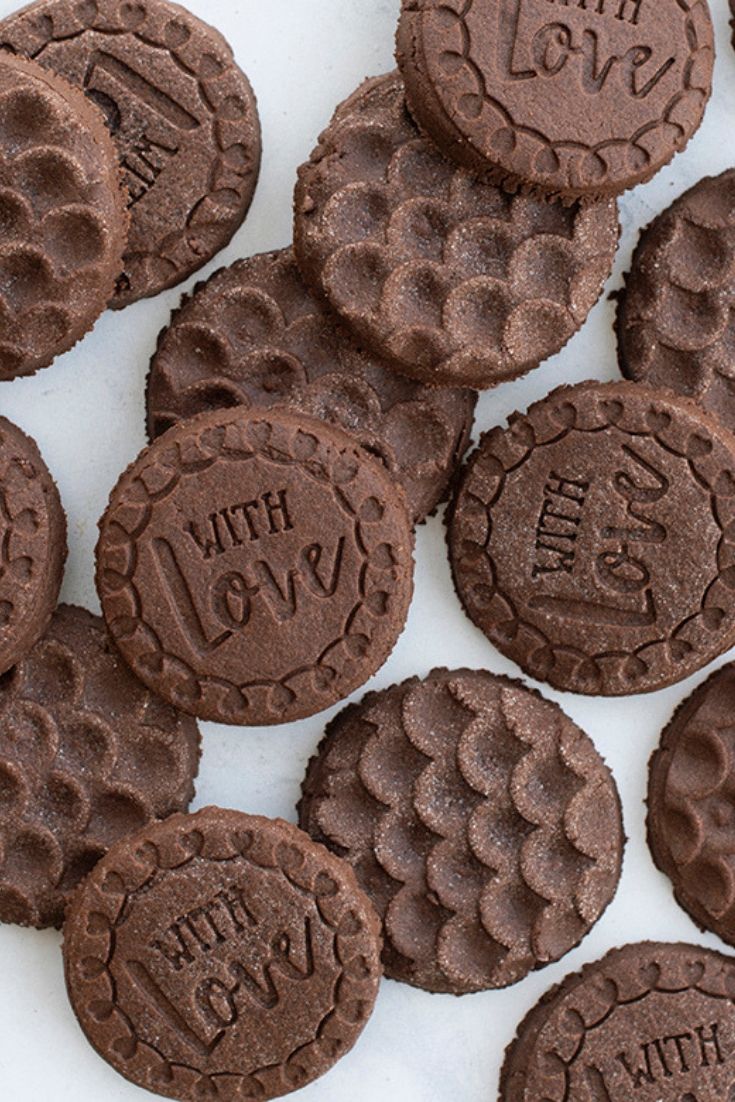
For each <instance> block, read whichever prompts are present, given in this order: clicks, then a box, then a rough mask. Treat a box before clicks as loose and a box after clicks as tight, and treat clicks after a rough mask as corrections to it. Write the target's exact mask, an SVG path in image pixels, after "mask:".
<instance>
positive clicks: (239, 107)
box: [0, 0, 261, 308]
mask: <svg viewBox="0 0 735 1102" xmlns="http://www.w3.org/2000/svg"><path fill="white" fill-rule="evenodd" d="M0 46H5V47H6V48H8V49H11V50H12V51H13V52H15V53H19V54H24V55H26V56H28V57H32V58H34V59H35V60H36V61H37V62H38V63H39V64H41V65H43V67H44V68H46V69H50V70H52V71H54V72H57V73H59V74H61V75H62V76H64V77H66V79H67V80H69V81H71V83H72V84H75V85H78V86H79V87H82V88H83V89H84V90H85V92H86V93H87V95H88V96H89V98H90V99H91V100H93V101H94V102H95V103H96V104H97V105H98V106H99V107H100V108H101V109H102V111H103V112H104V115H105V117H106V121H107V126H108V128H109V130H110V133H111V134H112V137H113V139H114V142H115V145H116V146H117V152H118V158H119V162H120V163H121V164H122V170H123V175H124V179H125V182H126V184H127V188H128V191H129V195H130V200H129V202H130V214H131V222H130V234H129V239H128V245H127V251H126V253H125V257H124V262H123V265H122V272H121V271H120V269H118V272H117V277H118V278H117V288H116V291H115V297H114V299H113V301H112V303H111V305H112V306H113V307H117V308H121V307H123V306H128V305H129V304H130V303H132V302H136V301H137V300H138V299H141V298H146V297H148V296H150V295H156V294H158V293H159V292H160V291H163V290H165V289H166V288H167V287H172V286H174V285H175V284H176V283H180V282H181V281H182V280H184V279H186V278H187V277H188V276H190V275H191V274H192V273H193V272H195V271H197V269H199V268H201V267H202V265H203V264H206V263H207V262H208V261H209V260H211V259H212V257H213V256H214V255H215V254H216V253H218V252H219V251H220V249H223V248H224V247H225V245H227V243H228V242H229V240H230V238H231V237H232V235H233V234H234V233H235V231H236V230H237V229H238V228H239V226H240V225H241V224H242V222H243V220H244V218H245V216H246V214H247V212H248V209H249V207H250V203H251V202H252V198H253V193H254V191H255V185H256V183H257V180H258V172H259V169H260V151H261V144H260V123H259V120H258V111H257V106H256V102H255V97H254V95H253V90H252V88H251V86H250V83H249V81H248V79H247V77H246V76H245V74H244V73H243V72H242V71H241V70H240V69H239V68H238V66H237V65H236V63H235V60H234V58H233V56H232V50H231V49H230V47H229V45H228V44H227V42H226V41H225V39H224V38H223V37H222V35H221V34H220V33H219V32H218V31H216V30H215V29H214V28H213V27H210V26H208V25H207V24H206V23H203V22H202V21H201V20H200V19H197V18H196V17H195V16H194V15H192V14H191V12H189V11H187V10H186V9H185V8H182V7H181V6H180V5H179V4H174V3H169V2H168V0H135V2H134V3H120V0H82V2H79V0H37V2H36V3H33V4H29V5H28V6H27V7H25V8H22V9H21V10H20V11H19V12H16V13H15V14H14V15H11V16H9V17H8V18H7V19H5V20H4V21H3V22H2V23H0Z"/></svg>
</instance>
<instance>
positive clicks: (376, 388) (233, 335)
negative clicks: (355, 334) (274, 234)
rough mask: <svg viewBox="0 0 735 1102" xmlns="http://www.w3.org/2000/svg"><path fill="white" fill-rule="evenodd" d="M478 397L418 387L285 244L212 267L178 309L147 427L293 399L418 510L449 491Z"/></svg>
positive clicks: (151, 388) (155, 378) (156, 429)
mask: <svg viewBox="0 0 735 1102" xmlns="http://www.w3.org/2000/svg"><path fill="white" fill-rule="evenodd" d="M476 400H477V397H476V395H475V394H474V393H473V392H472V391H469V390H458V389H453V388H452V389H441V390H440V389H432V390H429V389H427V388H425V387H420V386H418V385H417V384H416V383H413V382H410V381H409V380H408V379H406V378H404V377H402V376H400V375H398V374H397V373H396V372H395V371H392V370H390V369H389V368H388V367H387V365H386V364H384V363H383V362H382V361H381V360H380V359H379V358H378V357H376V356H372V355H370V354H369V353H368V352H366V351H364V350H363V349H360V348H359V347H358V346H357V344H356V343H355V342H354V341H353V340H352V338H351V337H350V335H349V333H348V332H347V330H346V329H345V328H344V326H342V325H341V324H340V323H339V321H338V319H337V318H336V316H335V315H334V314H332V313H331V311H327V310H326V309H325V308H324V307H323V306H322V305H321V304H320V303H319V301H318V300H317V299H316V298H315V297H314V296H313V295H312V294H311V292H310V291H309V290H308V288H307V287H306V286H305V285H304V283H303V281H302V280H301V277H300V275H299V272H298V269H297V267H296V264H295V262H294V259H293V253H292V252H291V250H290V249H284V250H282V251H281V252H277V253H267V254H264V255H262V256H256V257H253V258H252V259H249V260H242V261H238V262H237V263H236V264H234V265H233V266H232V267H231V268H226V269H224V270H223V271H221V272H218V273H217V274H216V275H215V276H213V277H212V278H211V279H210V280H209V281H208V282H207V283H206V284H204V285H203V286H201V287H200V288H198V289H197V291H196V293H195V295H194V297H193V298H191V299H188V300H186V301H185V302H184V303H183V305H182V307H181V309H180V310H178V311H177V312H176V313H175V314H174V317H173V319H172V322H171V325H170V327H169V328H168V329H166V330H165V331H164V332H163V333H162V334H161V337H160V339H159V342H158V350H157V352H156V354H155V356H154V357H153V362H152V364H151V372H150V376H149V379H148V432H149V434H150V436H151V437H155V436H158V435H159V434H160V433H161V432H163V431H164V430H165V429H167V428H170V426H171V425H173V424H175V423H176V422H177V421H179V420H181V419H182V418H185V417H192V416H194V415H195V414H197V413H203V412H205V411H207V410H212V409H216V408H219V407H228V406H234V405H244V406H245V407H247V408H269V407H272V406H275V405H285V406H289V407H292V408H296V409H300V410H303V412H305V413H308V414H311V415H312V416H314V417H316V418H318V419H320V420H322V419H323V420H327V421H331V422H333V423H336V424H339V425H341V426H342V427H343V428H345V429H346V430H347V431H348V432H351V433H353V434H354V435H355V436H356V437H357V439H358V440H359V442H360V443H361V444H362V446H363V447H364V448H366V449H367V450H368V451H370V452H372V453H373V454H374V455H376V456H378V458H380V459H381V461H382V462H383V463H384V464H385V466H386V467H387V468H388V470H389V471H390V472H391V473H392V474H393V475H394V476H395V477H396V478H397V479H398V481H399V482H400V483H401V484H402V485H403V488H404V489H405V491H406V497H407V499H408V503H409V506H410V508H411V510H412V513H413V516H414V519H415V520H416V521H421V520H423V519H424V518H425V517H426V516H427V515H428V514H429V513H431V512H432V511H433V510H434V509H435V508H436V506H437V505H438V504H439V502H440V501H443V500H444V498H445V497H446V496H447V493H448V492H449V485H450V482H451V479H452V477H453V475H454V473H455V471H456V468H457V464H458V463H459V461H460V459H461V457H462V455H463V454H464V452H465V451H466V449H467V445H468V443H469V436H470V431H471V428H472V419H473V414H474V409H475V404H476Z"/></svg>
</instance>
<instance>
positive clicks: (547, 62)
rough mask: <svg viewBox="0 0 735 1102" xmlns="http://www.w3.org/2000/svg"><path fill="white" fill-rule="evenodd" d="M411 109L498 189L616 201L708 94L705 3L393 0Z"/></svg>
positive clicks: (681, 139) (690, 123)
mask: <svg viewBox="0 0 735 1102" xmlns="http://www.w3.org/2000/svg"><path fill="white" fill-rule="evenodd" d="M402 4H403V7H402V16H401V21H400V26H399V31H398V61H399V64H400V66H401V69H402V71H403V76H404V79H405V81H406V92H407V96H408V101H409V104H410V106H411V110H412V111H413V113H414V115H415V116H416V118H417V120H418V121H419V123H420V124H421V125H422V126H424V127H425V128H426V130H427V131H428V132H429V133H430V134H431V135H432V137H433V138H434V139H435V140H436V141H437V142H438V144H439V146H440V147H441V148H442V150H443V151H444V152H445V153H446V154H447V155H448V156H452V157H454V158H455V159H456V160H457V161H459V163H460V164H464V165H467V166H468V167H469V168H471V169H474V170H476V171H479V172H489V173H490V175H491V177H492V178H494V179H495V180H496V181H497V182H499V183H503V184H504V185H505V186H507V187H510V188H515V187H518V186H521V187H522V186H531V187H533V188H536V189H538V190H542V191H544V192H546V193H547V194H551V195H561V196H564V197H567V198H570V197H571V198H579V197H580V196H600V195H617V194H618V193H619V192H622V191H625V189H626V188H630V187H633V186H634V185H636V184H640V183H643V182H644V181H645V180H648V179H650V178H651V176H653V175H654V174H655V173H656V172H657V171H658V170H659V169H660V168H662V167H663V166H664V165H665V164H667V163H668V162H669V161H670V160H671V158H672V157H673V156H674V154H675V153H678V152H679V151H680V150H682V149H684V147H685V146H686V144H687V142H688V141H689V139H690V138H691V137H692V135H693V134H694V133H695V132H696V130H697V129H698V128H699V125H700V123H701V121H702V115H703V113H704V108H705V105H706V103H707V100H708V99H709V96H710V93H711V90H712V68H713V63H714V40H713V30H712V20H711V17H710V13H709V8H708V5H707V0H559V2H557V0H523V2H522V0H402Z"/></svg>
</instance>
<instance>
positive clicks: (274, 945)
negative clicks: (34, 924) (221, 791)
mask: <svg viewBox="0 0 735 1102" xmlns="http://www.w3.org/2000/svg"><path fill="white" fill-rule="evenodd" d="M379 929H380V925H379V922H378V919H377V916H376V915H375V912H374V911H373V908H372V907H371V906H370V903H369V901H368V899H367V898H366V897H365V896H364V895H363V894H362V892H361V891H359V889H358V887H357V884H356V882H355V878H354V875H353V873H352V870H351V869H350V867H349V866H348V865H347V864H346V863H345V862H343V861H340V860H339V859H338V858H335V857H333V856H332V855H331V854H330V853H328V852H327V850H325V849H324V848H323V847H322V846H317V845H315V844H314V843H313V842H312V841H311V839H310V838H308V837H307V835H305V834H303V833H302V831H300V830H297V828H296V827H293V826H291V825H289V824H288V823H284V822H281V821H273V820H269V819H262V818H259V817H255V816H251V815H244V814H242V813H240V812H237V811H223V810H221V809H220V808H207V809H206V810H204V811H201V812H199V813H198V814H197V815H189V816H183V815H176V816H173V817H172V818H171V819H168V820H166V822H164V823H158V824H155V825H153V826H150V827H149V828H147V829H145V830H143V831H142V832H140V833H139V834H137V835H136V836H134V837H133V838H132V839H129V840H125V841H123V842H121V843H120V844H118V845H117V846H116V847H115V848H114V849H113V850H111V851H110V853H109V854H108V856H107V857H106V858H104V859H103V860H102V862H101V863H100V864H99V865H98V866H97V868H96V869H95V870H94V872H93V873H92V875H91V876H90V878H89V879H88V880H87V881H86V882H85V883H84V885H83V887H82V888H81V889H80V891H79V892H78V893H77V895H76V896H75V899H74V901H73V903H72V906H71V908H70V912H69V917H68V919H67V922H66V925H65V928H64V958H65V967H66V977H67V985H68V989H69V995H70V998H71V1002H72V1005H73V1007H74V1010H75V1012H76V1015H77V1017H78V1018H79V1021H80V1024H81V1026H82V1029H83V1030H84V1032H85V1033H86V1035H87V1037H88V1039H89V1040H90V1042H91V1043H92V1044H93V1045H94V1047H95V1048H96V1049H97V1051H98V1052H99V1054H100V1055H101V1056H102V1057H103V1058H104V1059H105V1060H107V1061H109V1063H111V1064H112V1065H113V1067H115V1068H116V1069H117V1070H118V1071H120V1072H121V1073H122V1074H123V1075H125V1076H126V1077H127V1078H128V1079H130V1080H132V1081H133V1082H134V1083H137V1084H138V1085H139V1086H142V1087H146V1088H147V1089H148V1090H150V1091H153V1092H154V1093H156V1094H162V1095H165V1096H167V1097H170V1098H176V1099H179V1100H180V1102H195V1100H197V1102H198V1100H199V1099H201V1098H222V1099H232V1100H233V1102H234V1100H235V1099H237V1100H238V1102H239V1100H240V1099H242V1100H243V1102H245V1100H246V1099H251V1100H253V1102H255V1100H257V1102H266V1100H267V1099H270V1098H276V1097H280V1096H281V1095H284V1094H288V1093H290V1092H291V1091H293V1090H296V1089H297V1088H298V1087H302V1086H304V1085H305V1084H306V1083H309V1082H311V1081H312V1080H313V1079H316V1078H317V1077H318V1076H320V1075H322V1074H323V1073H324V1072H326V1071H328V1070H329V1068H330V1067H331V1066H332V1065H333V1064H334V1063H335V1062H336V1061H337V1060H338V1059H339V1058H340V1057H341V1056H343V1055H344V1054H345V1053H346V1052H347V1051H348V1050H349V1049H350V1048H351V1047H352V1045H353V1044H354V1043H355V1041H356V1040H357V1038H358V1037H359V1035H360V1033H361V1032H362V1029H363V1027H364V1026H365V1024H366V1022H367V1020H368V1018H369V1017H370V1014H371V1011H372V1008H373V1003H374V1002H375V996H376V994H377V990H378V982H379V979H380V934H379Z"/></svg>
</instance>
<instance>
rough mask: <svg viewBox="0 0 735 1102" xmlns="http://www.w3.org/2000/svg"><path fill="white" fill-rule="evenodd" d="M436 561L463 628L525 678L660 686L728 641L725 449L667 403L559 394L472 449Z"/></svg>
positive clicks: (731, 548) (599, 391)
mask: <svg viewBox="0 0 735 1102" xmlns="http://www.w3.org/2000/svg"><path fill="white" fill-rule="evenodd" d="M449 550H450V559H451V563H452V569H453V573H454V580H455V585H456V587H457V592H458V594H459V596H460V599H461V601H462V603H463V605H464V607H465V609H466V611H467V613H468V614H469V616H470V618H471V619H472V620H473V621H474V622H475V624H477V626H478V627H479V628H480V629H481V630H482V631H483V632H484V633H485V634H486V635H487V637H488V638H489V639H490V640H491V642H493V643H495V645H496V646H497V647H498V649H499V650H501V651H502V652H503V653H504V654H506V655H507V656H508V657H510V658H512V659H513V660H514V661H516V662H518V664H519V665H520V666H521V667H522V668H523V669H524V670H525V671H526V672H527V673H529V674H530V675H531V676H533V677H536V678H538V679H539V680H542V681H548V682H549V683H550V684H552V685H554V686H555V687H556V688H559V689H565V690H568V691H570V692H578V693H589V694H593V695H595V694H599V695H609V696H616V695H623V694H627V693H638V692H649V691H651V690H654V689H659V688H662V687H663V686H664V685H669V684H673V683H675V682H676V681H680V680H682V679H683V678H685V677H688V676H689V675H690V674H692V673H694V672H695V671H696V670H698V669H699V668H700V667H701V666H704V665H706V664H707V662H710V661H712V659H714V658H716V657H717V656H718V655H719V654H722V653H723V652H724V651H726V650H727V649H728V648H729V647H731V646H732V645H733V642H735V437H733V436H732V435H731V434H730V432H728V431H727V430H726V429H725V428H723V427H722V426H721V425H720V424H719V422H717V421H715V420H714V419H713V418H710V417H708V416H707V414H706V413H705V412H704V411H703V410H701V409H700V408H699V407H698V406H697V405H695V403H694V402H690V401H688V400H687V399H685V398H680V397H678V396H677V395H674V394H672V393H670V392H667V391H655V390H651V389H648V388H647V387H644V386H641V385H639V384H636V383H614V384H602V383H583V384H581V385H579V386H576V387H562V388H560V389H559V390H557V391H555V392H554V393H553V394H551V395H550V396H549V397H547V398H546V399H544V400H543V401H541V402H538V403H537V404H536V405H535V406H532V407H531V409H530V410H529V411H528V413H527V414H526V415H520V414H516V415H515V416H514V417H513V418H511V421H510V424H509V427H508V428H507V429H502V428H498V429H494V430H493V431H492V432H489V433H488V434H487V435H486V436H485V437H484V438H483V440H482V442H481V444H480V447H479V449H478V450H477V452H476V453H475V454H474V456H473V457H471V458H470V461H469V464H468V466H467V469H466V472H465V475H464V479H463V482H462V484H461V486H460V490H459V493H458V495H457V498H456V500H455V503H454V506H453V512H452V515H451V518H450V525H449Z"/></svg>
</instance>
